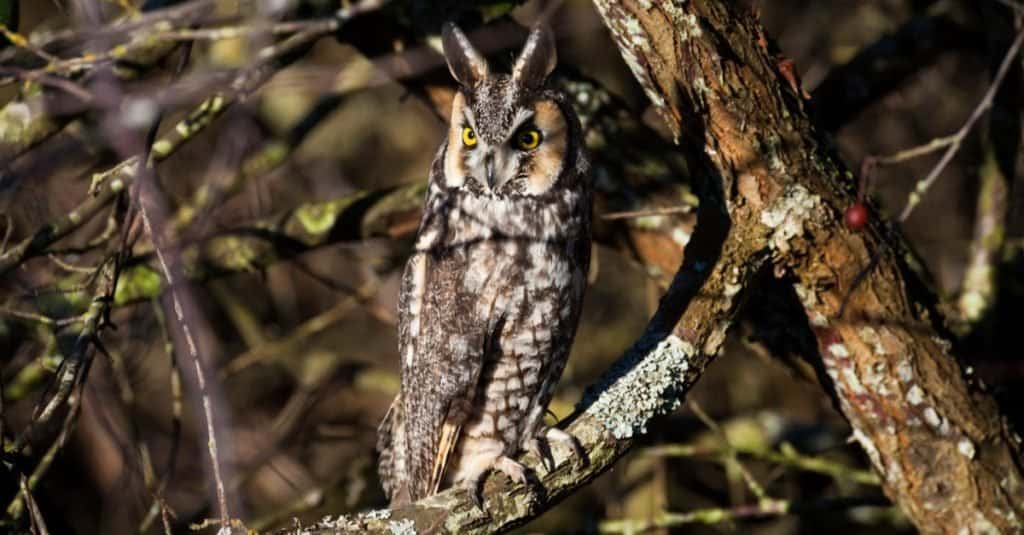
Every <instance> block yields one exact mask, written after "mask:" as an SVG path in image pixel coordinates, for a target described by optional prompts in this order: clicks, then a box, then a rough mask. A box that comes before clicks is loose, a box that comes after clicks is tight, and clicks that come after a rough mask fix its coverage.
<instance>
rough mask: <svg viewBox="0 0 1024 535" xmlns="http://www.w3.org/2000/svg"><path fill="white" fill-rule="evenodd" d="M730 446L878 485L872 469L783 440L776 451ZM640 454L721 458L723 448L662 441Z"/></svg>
mask: <svg viewBox="0 0 1024 535" xmlns="http://www.w3.org/2000/svg"><path fill="white" fill-rule="evenodd" d="M732 448H733V451H735V452H736V453H739V454H742V455H749V456H750V457H753V458H754V459H759V460H763V461H767V462H771V463H775V464H779V465H782V466H790V467H793V468H797V469H799V470H804V471H806V472H814V473H818V474H823V475H827V476H829V477H831V478H832V479H835V480H845V481H852V482H854V483H860V484H862V485H872V486H878V485H879V484H880V483H879V481H878V476H877V475H875V473H874V472H871V471H869V470H861V469H858V468H853V467H850V466H846V465H844V464H841V463H837V462H833V461H829V460H828V459H824V458H821V457H808V456H805V455H803V454H801V453H800V452H798V451H796V449H795V448H793V446H792V445H790V444H789V443H783V444H782V445H781V446H779V450H778V451H775V450H771V449H764V448H758V447H748V446H742V445H733V446H732ZM644 453H645V454H647V455H659V456H671V457H704V456H712V457H721V456H722V455H723V454H726V452H725V451H723V450H718V449H713V450H712V449H707V448H700V447H697V446H692V445H689V444H664V445H659V446H654V447H651V448H648V449H647V450H645V451H644Z"/></svg>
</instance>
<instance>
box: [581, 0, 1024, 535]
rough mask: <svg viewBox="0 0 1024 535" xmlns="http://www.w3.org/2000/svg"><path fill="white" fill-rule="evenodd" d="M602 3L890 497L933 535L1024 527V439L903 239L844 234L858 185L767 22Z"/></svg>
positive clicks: (728, 12) (723, 12) (712, 6)
mask: <svg viewBox="0 0 1024 535" xmlns="http://www.w3.org/2000/svg"><path fill="white" fill-rule="evenodd" d="M595 3H596V4H597V6H598V9H599V10H600V12H601V15H602V17H603V18H604V20H605V23H606V24H607V25H608V27H609V28H610V29H611V31H612V34H613V36H614V38H615V40H616V42H617V43H618V45H619V47H620V50H621V52H622V56H623V58H625V60H626V62H627V63H628V64H629V66H630V68H631V69H632V71H633V74H634V75H635V76H636V78H637V80H639V81H640V83H641V85H642V86H643V88H644V90H645V92H646V93H647V95H648V97H649V98H650V100H651V101H652V102H653V103H654V105H655V106H656V107H657V109H658V111H659V112H661V115H662V116H663V117H664V118H665V120H666V122H667V123H668V125H669V128H670V130H671V131H672V132H673V134H674V135H675V136H676V139H677V142H679V143H681V144H682V145H684V146H685V145H689V144H694V145H696V146H697V147H699V148H701V149H703V152H704V154H705V155H706V157H707V160H708V161H709V162H710V164H711V166H712V168H713V169H714V171H715V172H716V174H717V177H718V178H719V179H720V180H721V189H722V191H723V192H724V194H725V200H726V204H727V206H728V207H729V217H730V219H731V223H732V225H733V228H734V229H735V228H737V227H739V228H742V229H745V230H746V231H749V232H744V236H743V240H744V241H747V242H753V243H756V244H757V246H756V247H753V249H755V250H756V251H758V252H766V253H769V254H770V255H771V258H772V262H773V263H774V267H775V272H776V274H778V275H779V276H785V275H789V276H793V277H794V278H795V281H796V282H795V283H794V284H795V288H794V289H795V290H796V293H797V295H799V296H800V297H801V300H802V302H803V305H804V308H805V310H806V312H807V316H808V318H809V319H810V322H811V324H812V327H813V328H814V331H815V334H816V336H817V338H818V345H819V349H820V352H821V357H822V364H823V366H824V370H825V371H826V372H827V375H828V377H830V378H831V380H832V387H833V388H834V391H835V394H836V396H837V398H838V400H839V403H838V404H839V408H840V410H841V411H842V413H843V415H844V416H845V417H846V418H847V420H848V421H849V422H850V425H851V426H852V428H853V437H854V438H855V439H856V440H857V441H858V442H859V443H860V445H861V446H862V447H863V448H864V451H865V452H866V453H867V455H868V457H869V458H870V459H871V462H872V465H873V466H874V468H875V469H876V470H877V471H878V473H879V474H880V475H881V476H882V479H883V481H884V488H885V491H886V493H887V494H888V495H889V497H890V498H892V499H893V501H894V502H896V503H897V504H898V505H899V506H900V507H901V508H902V509H903V511H904V512H905V513H906V515H907V516H908V517H909V518H910V519H911V521H912V522H913V523H914V524H915V525H916V526H917V527H918V529H920V530H921V531H922V532H925V533H1019V532H1020V531H1021V530H1022V529H1024V524H1022V522H1024V477H1022V474H1021V456H1020V455H1021V450H1020V437H1019V436H1018V435H1016V434H1014V433H1013V432H1012V431H1011V430H1010V429H1008V426H1007V425H1006V424H1005V422H1004V421H1003V419H1002V418H1001V417H1000V414H999V412H998V408H997V406H996V404H995V402H994V401H993V400H992V398H991V397H990V396H989V395H987V394H985V393H984V392H983V391H982V389H981V388H980V387H979V385H977V384H976V381H973V380H972V379H971V377H970V368H969V367H968V368H967V369H966V370H965V369H962V368H961V367H960V365H959V364H958V363H957V361H956V359H955V358H954V357H953V356H952V355H951V354H950V345H949V343H948V342H946V341H945V340H944V339H943V338H942V336H941V334H940V333H939V331H937V330H936V328H935V326H934V324H935V323H936V322H937V321H938V320H939V319H940V318H939V316H938V315H937V314H936V312H935V311H934V308H933V306H932V303H931V296H930V295H929V294H928V293H927V292H923V291H921V289H922V288H921V286H922V285H921V284H920V283H919V281H918V280H917V279H916V277H915V275H913V274H912V272H911V270H909V269H907V268H908V256H909V255H908V254H907V253H906V252H905V251H904V250H903V248H902V246H901V242H900V238H899V236H898V235H897V234H895V233H893V232H891V230H890V229H887V228H885V226H884V225H883V224H881V223H879V222H878V220H877V218H875V219H874V221H875V223H874V224H872V225H871V226H870V228H866V229H862V230H860V231H855V230H850V229H848V228H846V227H844V225H843V224H842V219H843V218H842V214H843V212H844V210H845V208H846V207H848V206H849V205H850V204H851V203H853V202H854V197H853V196H852V194H851V191H850V190H851V189H852V188H853V186H854V180H853V177H852V175H851V174H850V173H849V172H848V171H846V170H845V168H844V167H843V164H842V162H840V161H839V159H838V158H837V157H836V156H835V154H834V153H833V152H832V151H831V150H830V142H829V140H828V139H826V138H825V137H824V136H822V135H820V134H819V132H818V131H817V130H816V129H815V127H814V125H812V124H811V123H810V121H809V120H808V118H807V113H806V111H805V102H804V100H803V97H802V94H803V93H802V91H801V89H800V88H799V85H798V84H799V82H798V81H797V80H796V77H795V75H794V74H793V72H792V68H791V67H790V66H787V63H786V60H784V59H783V58H781V56H778V55H773V54H772V52H771V50H770V48H769V43H768V40H767V38H766V37H765V35H764V32H763V29H762V28H761V26H760V24H759V22H758V21H757V19H756V16H755V15H754V14H752V13H747V12H741V11H740V10H739V9H738V8H735V7H733V6H730V5H728V3H726V2H721V1H711V0H706V1H702V2H671V1H665V0H661V1H651V0H648V1H641V0H638V1H626V2H611V1H609V0H596V1H595ZM789 65H791V64H789ZM699 230H700V223H698V232H699ZM688 252H689V251H688ZM872 255H877V257H878V262H877V266H874V267H873V269H872V268H870V267H868V266H870V265H872V263H871V258H872ZM725 260H728V259H727V258H725V257H723V258H722V259H720V260H719V262H721V261H725ZM749 260H750V259H741V260H740V262H738V263H737V266H742V265H743V264H744V262H749ZM866 268H867V269H868V270H869V271H867V272H866V275H865V276H864V277H863V281H862V282H860V283H859V284H857V283H856V280H857V279H858V278H859V275H860V274H861V273H862V272H863V270H865V269H866ZM847 299H848V303H847V305H846V306H845V309H844V307H843V303H844V300H847ZM841 312H842V313H841Z"/></svg>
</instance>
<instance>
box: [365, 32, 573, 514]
mask: <svg viewBox="0 0 1024 535" xmlns="http://www.w3.org/2000/svg"><path fill="white" fill-rule="evenodd" d="M442 44H443V48H444V55H445V59H446V61H447V64H448V68H449V70H450V71H451V74H452V76H453V77H454V78H455V79H456V81H458V83H459V89H458V92H457V93H456V94H455V97H454V100H453V102H452V112H451V121H450V123H449V127H448V134H447V137H446V138H445V139H444V140H443V141H442V143H441V146H440V148H439V149H438V151H437V154H436V156H435V158H434V161H433V164H432V166H431V170H430V180H429V184H428V187H427V193H426V202H425V208H424V213H423V218H422V220H421V222H420V226H419V230H418V233H417V237H416V242H415V247H414V251H413V254H412V255H411V257H410V258H409V260H408V263H407V264H406V267H405V272H404V274H403V277H402V283H401V290H400V294H399V305H398V306H399V311H398V319H399V327H398V338H399V355H400V359H401V387H400V390H399V393H398V395H397V396H396V398H395V400H394V401H393V402H392V404H391V407H390V409H389V410H388V413H387V415H386V416H385V417H384V421H383V423H382V424H381V426H380V429H379V434H378V450H379V451H380V462H379V472H380V477H381V481H382V483H383V486H384V490H385V492H386V493H387V495H388V497H389V499H390V500H391V505H392V507H397V506H400V505H403V504H406V503H409V502H411V501H415V500H418V499H420V498H423V497H425V496H428V495H431V494H434V493H436V492H438V491H439V490H440V489H442V488H448V487H453V486H460V485H461V486H465V487H468V488H469V489H470V491H471V496H473V497H474V498H476V499H477V500H478V503H479V499H480V495H479V491H480V486H481V484H482V482H483V481H484V478H485V477H486V476H487V475H488V474H489V473H490V472H491V471H493V470H497V471H500V472H503V473H504V474H506V475H508V476H509V477H510V478H512V479H513V480H514V481H517V482H521V483H527V482H528V481H534V482H536V480H535V478H533V477H532V476H533V475H534V474H531V473H529V472H528V470H527V469H525V468H524V467H523V466H522V465H521V464H519V463H518V462H516V461H515V460H514V459H515V457H516V455H517V454H519V453H521V452H523V451H531V452H534V453H536V454H537V455H538V456H539V457H540V458H541V459H543V460H544V461H545V463H546V464H551V457H550V444H551V443H552V442H563V443H566V444H567V445H569V446H572V447H574V448H575V451H576V455H577V456H582V453H583V452H582V451H581V450H580V449H579V447H578V444H577V443H576V441H575V440H574V439H573V437H571V436H569V435H568V434H567V433H565V432H564V431H561V430H559V429H557V428H553V427H547V426H545V425H544V415H545V413H546V409H547V405H548V402H549V401H550V400H551V395H552V393H553V391H554V388H555V385H556V383H557V382H558V379H559V377H560V376H561V374H562V370H563V369H564V368H565V363H566V360H567V358H568V356H569V348H570V346H571V345H572V341H573V338H574V336H575V333H576V325H577V323H578V321H579V317H580V308H581V306H582V303H583V292H584V289H585V287H586V280H587V271H588V268H589V265H590V226H591V204H592V201H591V198H592V194H591V184H590V173H589V170H590V166H589V163H588V161H587V156H586V154H585V152H584V147H583V141H582V139H581V133H580V124H579V120H578V118H577V117H576V115H575V113H574V112H573V109H572V107H571V105H570V103H569V100H568V98H567V97H566V95H565V94H563V93H562V92H560V91H557V90H555V89H552V88H551V87H549V86H548V85H547V78H548V76H549V75H550V74H551V71H552V70H553V69H554V67H555V61H556V52H555V42H554V37H553V36H552V34H551V32H550V30H548V29H547V28H546V27H538V28H537V29H535V30H533V31H532V32H531V33H530V35H529V37H528V38H527V41H526V44H525V45H524V47H523V50H522V51H521V52H520V54H519V56H518V58H517V59H516V61H515V63H514V65H513V67H512V72H511V74H504V73H492V72H491V70H490V67H489V66H488V64H487V62H486V60H485V59H484V58H483V56H481V55H480V54H479V53H478V52H477V51H476V50H475V49H474V48H473V46H472V44H471V43H470V42H469V40H468V39H467V38H466V36H465V35H464V34H463V33H462V32H461V31H460V30H459V29H458V28H457V27H455V26H454V25H451V24H448V25H446V26H445V28H444V30H443V34H442ZM577 459H578V460H579V459H580V457H577ZM548 467H549V468H550V466H548Z"/></svg>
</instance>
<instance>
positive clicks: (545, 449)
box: [526, 427, 590, 473]
mask: <svg viewBox="0 0 1024 535" xmlns="http://www.w3.org/2000/svg"><path fill="white" fill-rule="evenodd" d="M553 442H557V443H559V444H562V445H565V446H567V447H569V448H570V449H572V452H573V458H572V462H573V464H574V465H575V466H576V467H577V468H583V467H586V466H587V465H588V464H590V462H589V461H590V459H589V458H588V457H587V451H586V450H584V449H583V446H582V445H581V444H580V442H579V441H578V440H576V437H574V436H572V435H570V434H569V433H566V432H565V431H563V430H561V429H559V428H557V427H545V428H544V429H542V430H541V431H540V432H539V433H537V436H535V437H534V438H532V439H530V440H529V441H528V442H527V443H526V450H527V451H529V452H530V453H533V454H534V455H536V456H537V457H539V458H540V460H541V463H542V464H543V465H544V469H545V470H547V472H548V473H551V472H553V471H554V470H555V468H557V467H558V465H557V464H556V463H555V458H554V456H553V455H552V454H551V443H553Z"/></svg>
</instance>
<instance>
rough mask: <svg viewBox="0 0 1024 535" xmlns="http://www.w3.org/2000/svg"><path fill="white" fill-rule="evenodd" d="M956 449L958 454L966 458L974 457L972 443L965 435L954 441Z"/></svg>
mask: <svg viewBox="0 0 1024 535" xmlns="http://www.w3.org/2000/svg"><path fill="white" fill-rule="evenodd" d="M956 450H957V451H959V452H960V455H963V456H964V457H967V458H968V459H973V458H974V454H975V450H974V443H973V442H971V440H970V439H968V438H967V437H964V438H961V439H960V441H959V442H957V443H956Z"/></svg>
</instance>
